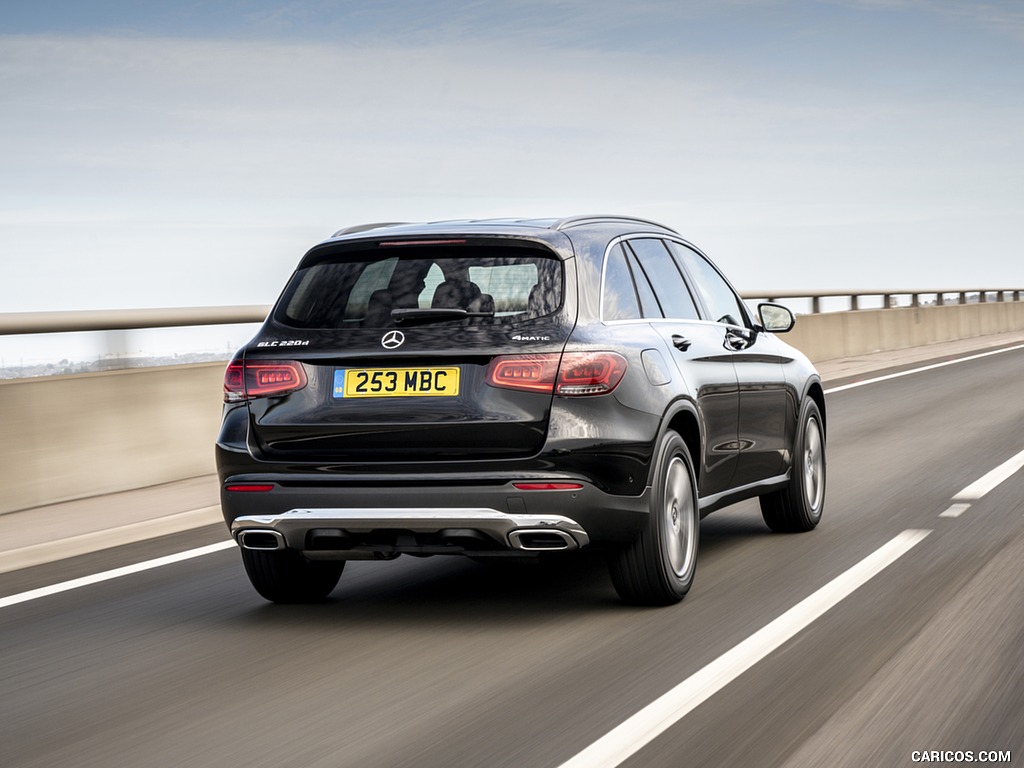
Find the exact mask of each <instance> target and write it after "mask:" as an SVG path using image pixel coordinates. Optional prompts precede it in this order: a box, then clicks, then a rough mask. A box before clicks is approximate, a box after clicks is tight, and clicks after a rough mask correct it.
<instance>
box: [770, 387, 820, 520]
mask: <svg viewBox="0 0 1024 768" xmlns="http://www.w3.org/2000/svg"><path fill="white" fill-rule="evenodd" d="M825 467H826V464H825V430H824V428H823V426H822V421H821V412H820V411H819V410H818V405H817V403H815V402H814V400H812V399H811V398H807V399H806V400H805V402H804V404H803V407H802V408H801V409H800V421H799V426H798V428H797V433H796V444H795V445H794V446H793V467H792V471H791V473H790V479H789V483H788V484H787V485H786V487H784V488H782V489H780V490H778V491H774V492H772V493H769V494H766V495H764V496H762V497H761V499H760V501H761V515H762V517H764V521H765V523H767V525H768V527H769V528H771V529H772V530H773V531H775V532H777V533H802V532H805V531H810V530H813V529H814V528H815V527H816V526H817V525H818V522H819V521H820V520H821V513H822V511H823V510H824V507H825V474H826V473H825Z"/></svg>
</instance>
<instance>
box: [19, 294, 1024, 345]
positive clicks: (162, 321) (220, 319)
mask: <svg viewBox="0 0 1024 768" xmlns="http://www.w3.org/2000/svg"><path fill="white" fill-rule="evenodd" d="M1022 295H1024V289H1021V288H981V289H970V290H963V289H954V290H938V291H936V290H916V289H915V290H896V289H881V290H864V291H850V290H835V291H757V292H751V291H744V292H743V293H741V296H742V297H743V298H744V299H746V300H758V299H761V300H767V301H779V300H781V299H806V300H809V301H810V302H811V312H812V314H817V313H819V312H820V311H821V300H822V299H828V298H840V299H842V298H846V299H848V301H849V308H850V309H851V310H857V309H860V308H861V306H862V304H863V301H862V300H863V299H865V298H876V299H881V302H882V306H883V307H893V306H896V300H897V299H898V298H900V297H908V298H909V301H910V306H914V307H917V306H921V304H922V300H923V299H924V298H926V297H934V301H935V303H936V304H937V305H939V306H944V305H948V304H951V303H952V304H966V303H970V302H971V299H972V298H973V300H974V301H975V302H980V303H985V302H991V301H1007V300H1009V301H1021V300H1022ZM953 297H955V299H953ZM1007 297H1009V299H1008V298H1007ZM269 312H270V306H269V305H261V304H250V305H245V306H234V307H176V308H170V309H110V310H104V309H99V310H79V311H67V312H4V313H0V336H5V335H6V336H13V335H21V334H33V333H69V332H78V331H122V330H139V329H148V328H179V327H184V326H201V325H232V324H237V323H262V322H263V320H264V319H265V318H266V316H267V314H268V313H269Z"/></svg>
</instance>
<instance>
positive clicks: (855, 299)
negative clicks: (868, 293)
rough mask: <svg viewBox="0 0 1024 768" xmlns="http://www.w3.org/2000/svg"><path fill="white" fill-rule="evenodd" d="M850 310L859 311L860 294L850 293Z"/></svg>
mask: <svg viewBox="0 0 1024 768" xmlns="http://www.w3.org/2000/svg"><path fill="white" fill-rule="evenodd" d="M850 309H851V310H856V309H860V294H858V293H851V294H850Z"/></svg>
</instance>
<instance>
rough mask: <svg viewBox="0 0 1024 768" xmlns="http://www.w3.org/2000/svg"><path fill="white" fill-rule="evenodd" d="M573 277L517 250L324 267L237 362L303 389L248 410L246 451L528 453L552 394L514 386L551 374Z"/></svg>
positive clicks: (296, 456) (381, 251)
mask: <svg viewBox="0 0 1024 768" xmlns="http://www.w3.org/2000/svg"><path fill="white" fill-rule="evenodd" d="M572 266H573V261H572V260H571V259H569V260H563V259H562V258H561V257H559V256H558V255H557V254H555V253H554V252H552V251H550V250H549V249H545V248H543V247H542V246H539V245H537V244H535V243H530V244H523V243H520V242H515V241H513V242H511V243H510V242H508V241H502V242H499V243H487V242H479V241H474V242H458V243H450V242H448V243H444V244H422V243H416V244H407V245H404V247H400V248H399V247H394V246H392V247H388V248H384V247H380V246H379V245H376V244H375V247H374V248H372V249H366V248H365V247H364V248H363V249H357V250H345V251H339V252H336V253H330V252H329V253H326V254H324V256H323V258H322V259H320V260H319V261H317V262H316V263H314V264H311V265H306V266H304V267H303V268H301V269H300V270H299V271H298V272H296V274H295V276H294V277H293V279H292V281H291V282H290V283H289V286H288V288H287V289H286V290H285V293H284V295H283V296H282V299H281V301H280V302H279V304H278V306H277V308H276V309H275V312H274V313H273V315H272V318H271V320H270V321H268V323H267V325H266V326H265V328H264V329H263V331H262V332H261V334H260V336H258V337H257V338H256V339H254V340H253V342H251V343H250V344H249V345H248V347H247V348H246V350H245V352H244V354H245V358H244V360H245V365H246V367H247V369H252V368H259V366H261V365H266V364H268V363H269V364H270V367H269V368H267V370H270V371H272V370H273V364H274V363H275V361H278V362H285V363H287V362H289V361H290V362H291V363H292V364H295V365H297V366H299V367H300V368H301V371H300V372H299V374H298V375H299V376H301V377H304V378H305V385H304V386H301V387H299V388H297V389H292V390H291V391H288V392H285V393H283V394H280V395H271V396H269V397H256V398H250V400H249V410H250V425H251V428H250V448H251V449H252V450H253V453H254V454H255V455H256V456H257V457H259V458H264V459H267V460H289V461H300V462H307V461H308V462H322V461H331V462H344V463H350V462H355V463H361V462H395V461H415V462H424V461H427V462H429V461H446V460H453V459H467V458H468V459H474V458H478V459H498V458H512V457H522V456H529V455H533V454H536V453H537V452H538V451H540V449H541V448H542V446H543V444H544V441H545V439H546V436H547V427H548V418H549V415H550V411H551V401H552V395H551V392H550V390H548V391H546V392H545V391H531V389H530V387H529V386H525V387H524V386H518V384H521V383H522V382H517V381H516V379H517V378H518V377H524V378H525V379H526V380H527V381H528V380H529V379H530V377H532V376H536V375H540V374H538V372H539V371H542V369H543V368H544V367H545V366H547V367H548V368H550V366H551V361H554V365H555V367H557V361H558V356H559V354H560V352H561V350H562V349H563V347H564V345H565V342H566V340H567V339H568V337H569V334H570V332H571V331H572V326H573V321H574V318H575V303H574V300H572V297H574V286H575V279H574V275H573V274H572V272H571V270H572ZM567 277H568V279H567ZM568 287H571V288H573V290H572V291H570V290H568V289H567V288H568ZM570 293H572V297H570ZM538 361H540V362H538ZM499 363H500V364H501V365H500V366H499ZM502 377H504V380H506V381H511V383H512V384H513V387H512V388H510V387H507V386H503V385H501V384H502ZM541 389H542V388H541Z"/></svg>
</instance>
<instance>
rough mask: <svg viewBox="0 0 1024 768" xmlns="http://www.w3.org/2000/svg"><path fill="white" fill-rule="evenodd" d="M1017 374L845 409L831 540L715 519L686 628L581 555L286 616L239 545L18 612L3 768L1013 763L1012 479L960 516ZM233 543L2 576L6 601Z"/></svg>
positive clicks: (484, 569)
mask: <svg viewBox="0 0 1024 768" xmlns="http://www.w3.org/2000/svg"><path fill="white" fill-rule="evenodd" d="M1022 373H1024V350H1017V351H1010V352H1005V353H1002V354H996V355H992V356H989V357H985V358H981V359H976V360H972V361H969V362H963V363H960V364H956V365H951V366H947V367H942V368H935V369H933V370H928V371H923V372H919V373H913V374H911V375H907V376H903V377H900V378H895V379H889V380H885V381H878V382H876V383H870V384H866V385H864V386H860V387H856V388H852V389H844V390H840V391H833V392H831V394H830V395H829V396H828V419H829V435H828V450H829V452H828V462H829V478H828V495H827V503H826V511H825V517H824V519H823V522H822V524H821V526H820V527H819V528H818V529H817V530H816V531H814V532H812V533H809V534H798V535H776V534H772V533H770V532H769V531H768V529H767V528H766V527H765V526H764V524H763V523H762V521H761V518H760V514H759V512H758V509H757V506H756V504H754V503H745V504H742V505H737V506H736V507H733V508H730V509H727V510H723V511H721V512H718V513H715V514H714V515H712V516H711V517H709V518H707V519H706V520H705V521H704V523H703V526H702V542H701V551H700V559H699V564H698V570H697V578H696V582H695V586H694V588H693V591H692V592H691V593H690V595H689V596H688V597H687V598H686V600H684V601H683V603H682V604H680V605H678V606H675V607H672V608H664V609H637V608H629V607H624V606H622V605H621V604H619V602H618V601H617V599H616V596H615V594H614V591H613V589H612V586H611V583H610V581H609V579H608V576H607V574H606V572H605V568H604V564H603V562H602V561H601V560H600V559H599V558H596V557H594V556H592V555H586V554H581V555H579V556H577V557H574V558H572V559H571V560H565V561H557V562H550V563H543V564H539V565H526V566H518V567H515V566H503V567H494V566H485V565H478V564H476V563H473V562H469V561H462V560H457V559H443V558H433V559H415V558H411V557H404V558H400V559H398V560H396V561H393V562H389V563H350V564H349V566H348V568H347V570H346V572H345V574H344V575H343V577H342V581H341V584H340V585H339V587H338V589H337V590H336V591H335V593H334V595H333V598H332V600H331V601H330V602H329V603H327V604H324V605H319V606H274V605H270V604H267V603H265V602H263V601H262V600H261V599H260V598H259V597H258V596H257V595H256V594H255V593H254V592H253V591H252V589H251V588H250V586H249V584H248V581H247V579H246V578H245V575H244V573H243V571H242V567H241V563H240V559H239V556H238V553H237V552H236V551H234V550H233V549H225V550H221V551H217V552H214V553H211V554H207V555H204V556H201V557H196V558H193V559H190V560H187V561H183V562H179V563H175V564H171V565H165V566H163V567H159V568H154V569H151V570H146V571H143V572H139V573H134V574H131V575H126V576H123V577H120V578H116V579H111V580H108V581H104V582H102V583H98V584H93V585H90V586H84V587H81V588H77V589H72V590H69V591H65V592H61V593H59V594H53V595H50V596H45V597H40V598H38V599H31V600H26V601H24V602H20V603H18V604H13V605H3V607H0V765H2V766H5V767H6V768H15V767H19V768H20V767H22V766H24V767H28V766H39V767H40V768H43V767H45V768H57V767H58V766H75V767H76V768H78V767H80V766H104V767H109V766H140V767H141V766H145V767H147V768H148V767H150V766H154V767H156V766H217V767H218V768H229V767H231V766H249V767H252V768H255V767H257V766H267V767H273V768H280V767H283V766H303V767H307V766H309V767H312V766H316V767H318V768H319V767H323V768H339V767H341V766H359V767H360V768H374V767H376V766H381V767H383V766H389V767H390V766H416V767H417V768H432V767H435V766H436V767H438V768H440V767H444V768H448V767H450V766H488V767H492V766H493V767H498V766H509V767H512V766H515V767H516V768H519V767H521V766H539V767H550V768H556V767H557V766H560V765H562V764H563V763H567V762H569V761H573V760H576V758H577V756H579V755H581V753H584V750H586V749H587V748H588V747H589V746H590V745H592V744H594V743H595V742H598V740H600V739H602V738H603V737H606V735H607V734H609V733H610V732H612V731H613V729H616V728H617V727H619V726H620V725H622V724H623V723H625V725H624V726H622V727H621V728H619V730H618V731H616V733H618V734H620V737H621V738H620V739H619V742H618V743H620V745H621V744H624V745H625V746H622V747H621V748H622V749H623V750H624V752H623V755H624V758H623V759H624V762H622V763H621V764H622V765H626V766H634V767H639V766H644V767H645V768H646V767H648V766H673V768H674V767H676V766H716V767H719V766H786V767H787V768H790V767H795V766H903V765H914V764H916V762H915V759H919V758H920V756H919V755H918V754H917V753H918V752H920V751H924V752H926V753H930V752H932V751H944V752H948V753H949V754H947V755H945V756H946V757H950V758H956V757H957V754H956V753H957V752H960V753H962V754H961V756H962V757H964V759H965V760H964V761H962V762H965V761H966V758H967V757H968V755H967V754H963V753H970V756H973V757H974V759H975V761H980V760H981V759H982V757H989V758H995V759H999V758H1002V759H1003V760H1002V763H1001V764H1007V762H1006V761H1005V758H1006V753H1007V752H1009V753H1010V755H1011V759H1015V760H1016V761H1017V762H1020V761H1021V760H1022V759H1024V575H1022V567H1024V471H1016V472H1014V471H1012V470H1013V466H1010V467H1009V468H1008V470H1007V472H1006V477H1005V479H1003V480H1002V481H1001V482H998V483H996V482H995V479H993V478H992V477H991V476H989V481H988V482H986V483H984V484H983V485H984V486H985V487H984V488H982V489H981V490H983V491H984V493H980V492H979V491H978V486H977V485H975V486H974V487H973V490H972V492H971V493H970V494H969V495H971V496H972V498H971V499H969V500H962V499H961V500H957V499H955V497H957V496H958V495H959V494H961V492H962V491H964V490H965V489H969V488H971V487H972V484H974V483H975V481H978V480H979V478H982V477H984V476H986V475H988V473H990V471H992V470H993V469H995V468H996V467H999V466H1000V465H1004V463H1005V462H1008V461H1010V460H1011V459H1013V458H1014V457H1015V456H1018V455H1020V454H1021V452H1022V451H1024V429H1022V428H1021V427H1022V424H1024V397H1022V388H1021V378H1022ZM954 504H959V505H960V506H957V507H954V506H953V505H954ZM964 505H969V506H966V508H965V506H964ZM950 510H952V511H950ZM957 512H959V515H958V516H952V515H953V514H955V513H957ZM943 513H946V516H942V514H943ZM907 531H911V532H920V533H913V534H912V536H914V537H916V539H915V542H914V543H913V544H912V545H911V546H909V548H908V549H907V550H906V551H905V552H903V553H901V554H900V555H899V556H897V557H895V559H894V560H893V562H892V563H891V564H888V565H886V566H885V567H883V568H881V570H880V571H879V572H878V573H877V574H875V575H873V576H871V578H869V579H867V580H866V581H865V582H864V583H863V584H861V585H859V586H856V587H854V588H852V591H850V594H848V595H847V596H845V597H841V598H840V599H838V602H837V603H836V604H835V605H834V607H831V608H829V609H828V610H825V611H824V612H823V613H822V615H820V616H819V617H817V618H813V617H812V618H811V619H809V620H808V623H807V625H806V626H805V627H802V628H801V627H799V626H798V627H796V628H795V629H791V630H790V634H791V636H786V635H783V636H782V638H783V639H782V640H778V641H776V644H775V645H774V646H773V645H769V646H767V647H766V648H767V649H766V650H765V649H762V650H761V651H760V652H759V655H756V656H755V658H754V660H753V661H752V662H748V663H747V665H746V666H742V665H741V666H739V667H736V666H732V667H729V669H730V670H731V671H730V672H729V674H728V675H726V676H725V678H722V676H721V675H718V676H717V677H716V676H715V675H712V674H711V673H707V674H708V675H709V677H712V678H714V680H712V683H713V685H712V687H711V688H708V689H707V690H705V692H704V694H702V696H703V698H702V699H700V700H699V701H700V702H701V703H697V704H696V705H694V706H690V707H689V709H688V711H687V712H686V714H684V715H682V716H681V717H679V716H677V715H678V711H677V712H676V714H674V715H672V716H671V717H669V718H668V719H667V720H664V718H663V720H664V722H662V723H661V725H660V726H659V727H658V728H659V729H660V730H659V729H656V731H657V735H654V736H653V738H651V737H650V733H648V735H647V736H644V735H643V729H644V726H643V725H642V723H641V724H638V725H636V726H635V727H634V726H633V725H631V724H632V723H634V722H639V721H634V720H631V719H630V718H633V717H634V716H635V715H637V714H638V713H641V716H640V717H641V720H642V715H643V713H644V712H649V711H650V710H649V709H648V708H649V707H650V706H651V705H652V703H654V702H657V701H662V702H664V701H666V700H668V701H672V697H673V696H674V695H677V694H679V691H680V690H682V689H685V688H686V686H685V685H682V686H681V684H684V683H685V681H691V680H694V679H698V680H699V679H702V678H700V676H701V675H702V674H705V673H703V672H702V670H711V671H712V672H714V671H715V670H718V669H720V667H719V666H715V665H721V664H724V663H726V662H729V661H730V660H731V659H733V658H734V656H735V654H736V650H735V649H737V648H740V649H743V648H747V647H748V646H749V645H750V644H751V643H752V642H754V641H752V640H751V638H754V639H755V640H757V638H760V637H761V636H762V635H763V634H764V628H766V627H774V626H776V625H777V624H778V622H780V621H781V622H786V621H788V618H787V617H789V616H790V615H791V614H792V613H793V611H791V609H793V608H794V606H800V605H803V602H802V601H805V600H806V599H808V598H809V597H811V596H812V595H814V594H815V593H817V592H818V590H820V589H822V588H826V589H827V588H828V585H832V584H834V583H835V582H836V580H837V579H839V580H840V581H842V578H841V577H842V576H843V574H846V573H849V572H850V571H851V569H854V570H856V568H857V567H858V563H862V561H865V559H866V558H870V557H871V556H872V553H875V552H877V551H878V550H879V549H880V548H884V547H886V545H887V544H888V543H889V542H892V541H893V540H895V539H898V538H899V537H900V536H901V535H903V534H904V532H907ZM224 538H225V533H224V532H223V531H222V530H221V529H219V528H216V527H213V528H206V529H202V530H199V531H194V532H192V533H189V534H182V535H176V536H171V537H165V538H163V539H159V540H155V541H150V542H146V543H143V544H138V545H132V546H128V547H122V548H119V549H115V550H108V551H105V552H101V553H95V554H92V555H87V556H83V557H78V558H74V559H71V560H65V561H61V562H59V563H53V564H50V565H46V566H39V567H36V568H32V569H28V570H23V571H18V572H14V573H8V574H3V575H0V595H8V596H9V595H14V594H20V593H23V592H25V591H26V590H30V589H34V588H37V587H42V586H45V585H50V584H56V583H58V582H62V581H64V580H66V579H72V578H77V577H81V576H85V575H88V574H92V573H97V572H99V571H103V570H105V569H109V568H115V567H118V566H123V565H126V564H128V563H132V562H140V561H145V560H147V559H149V558H152V557H157V556H160V555H165V554H169V553H171V552H177V551H182V550H187V549H190V548H192V547H197V546H201V545H203V544H209V543H213V542H216V541H221V540H223V539H224ZM0 605H2V603H0ZM780 617H783V618H782V619H780ZM773 622H775V624H773ZM759 633H760V634H759ZM723 659H724V661H723ZM716 674H717V673H716ZM679 695H681V694H679ZM662 697H668V699H664V698H662ZM655 706H657V705H655ZM680 707H682V709H687V708H686V707H683V706H682V705H679V706H677V707H676V709H677V710H679V709H680ZM670 709H671V707H670ZM598 743H599V744H603V743H604V742H598ZM601 749H603V747H600V748H599V750H598V751H600V750H601ZM983 753H984V754H983ZM989 753H992V754H989ZM999 753H1002V754H999ZM931 756H932V755H926V757H931ZM940 757H942V755H940ZM581 759H582V758H581ZM616 759H617V758H616ZM929 762H934V761H933V760H930V761H929ZM570 764H574V763H570ZM593 764H594V765H598V764H602V763H601V762H600V761H598V762H596V763H593ZM604 764H607V765H613V764H615V762H610V763H608V762H606V763H604ZM946 764H957V763H956V762H947V763H946ZM997 764H999V763H998V761H997Z"/></svg>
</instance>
